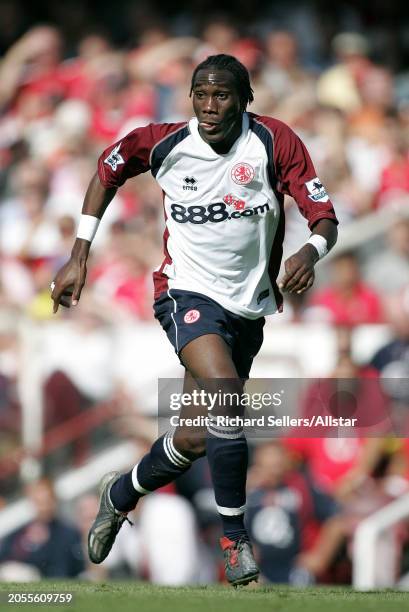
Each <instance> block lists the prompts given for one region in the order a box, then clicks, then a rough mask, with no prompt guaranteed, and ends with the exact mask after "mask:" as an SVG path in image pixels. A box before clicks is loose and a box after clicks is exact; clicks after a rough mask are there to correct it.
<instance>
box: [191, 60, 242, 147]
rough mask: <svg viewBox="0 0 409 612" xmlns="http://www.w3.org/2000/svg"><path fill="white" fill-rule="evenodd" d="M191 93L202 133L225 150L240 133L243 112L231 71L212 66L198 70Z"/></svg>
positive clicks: (216, 145) (211, 142)
mask: <svg viewBox="0 0 409 612" xmlns="http://www.w3.org/2000/svg"><path fill="white" fill-rule="evenodd" d="M192 95H193V109H194V111H195V114H196V117H197V118H198V120H199V133H200V135H201V137H202V138H203V140H204V141H206V142H207V143H208V144H209V145H210V146H212V147H213V148H215V149H216V148H219V149H220V148H227V150H228V149H229V148H230V147H231V145H232V144H233V142H234V141H235V140H236V139H237V138H238V136H239V135H240V133H241V124H242V115H243V110H242V107H241V104H240V97H239V94H238V91H237V87H236V85H235V82H234V79H233V77H232V75H231V74H230V72H228V71H227V70H216V69H214V68H206V69H204V70H199V72H198V73H197V75H196V78H195V81H194V84H193V92H192Z"/></svg>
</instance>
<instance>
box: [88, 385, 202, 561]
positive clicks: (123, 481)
mask: <svg viewBox="0 0 409 612" xmlns="http://www.w3.org/2000/svg"><path fill="white" fill-rule="evenodd" d="M192 383H193V379H192V378H191V376H189V375H187V376H186V377H185V382H184V392H190V391H191V389H192ZM181 416H182V415H181ZM180 439H182V440H187V436H186V435H185V434H183V433H182V434H181V435H180ZM204 440H205V432H203V434H202V436H201V439H200V438H199V437H195V438H194V440H191V441H189V446H188V448H186V449H184V447H183V444H181V445H180V446H181V447H183V450H182V451H181V450H179V449H177V448H176V446H175V444H174V440H173V434H172V433H171V432H167V433H166V434H164V435H162V436H160V437H159V438H158V439H157V440H156V441H155V442H154V443H153V445H152V447H151V449H150V451H149V452H148V453H147V454H146V455H144V457H142V459H141V460H140V461H139V463H138V464H137V465H135V466H134V467H133V468H132V469H131V470H130V471H129V472H126V473H125V474H122V475H121V474H119V473H118V472H110V473H109V474H107V475H106V476H105V477H104V479H103V482H102V483H101V502H100V509H99V512H98V514H97V517H96V519H95V521H94V523H93V525H92V527H91V529H90V532H89V536H88V553H89V557H90V559H91V561H93V562H94V563H101V562H102V561H103V560H104V559H105V558H106V556H107V555H108V553H109V551H110V550H111V548H112V545H113V543H114V541H115V537H116V534H117V533H118V531H119V529H120V528H121V526H122V524H123V522H124V521H125V520H126V515H127V513H128V512H130V511H131V510H133V509H134V508H135V506H136V504H137V503H138V500H139V498H140V497H142V496H144V495H146V494H148V493H150V492H152V491H155V490H156V489H159V488H160V487H163V486H164V485H166V484H169V483H170V482H172V481H173V480H175V478H177V477H178V476H180V475H181V474H184V473H185V472H186V470H188V469H189V468H190V466H191V464H192V461H194V460H195V459H197V458H198V457H200V456H202V455H203V454H204V447H205V442H204Z"/></svg>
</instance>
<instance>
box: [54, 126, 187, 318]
mask: <svg viewBox="0 0 409 612" xmlns="http://www.w3.org/2000/svg"><path fill="white" fill-rule="evenodd" d="M185 125H186V124H185V123H180V124H177V123H161V124H152V123H151V124H149V125H147V126H146V127H142V128H136V129H135V130H133V131H132V132H130V133H129V134H127V135H126V136H125V137H124V138H122V139H121V140H120V141H119V142H116V143H114V144H113V145H111V146H110V147H108V148H107V149H105V151H104V152H103V153H102V155H101V156H100V158H99V160H98V171H97V172H96V173H95V175H94V176H93V178H92V180H91V182H90V184H89V187H88V189H87V193H86V195H85V199H84V204H83V207H82V215H81V222H80V227H81V223H82V222H83V220H84V215H85V221H86V222H87V223H86V226H87V225H88V224H89V222H90V224H91V227H92V225H95V223H93V222H94V221H95V220H100V219H101V218H102V216H103V214H104V212H105V209H106V208H107V206H108V204H109V203H110V202H111V200H112V198H113V197H114V195H115V193H116V191H117V189H118V187H120V186H121V185H123V184H124V183H125V181H126V180H127V179H129V178H132V177H134V176H137V175H138V174H142V173H143V172H146V171H147V170H152V173H154V175H155V170H156V171H157V170H158V169H159V167H160V165H161V163H162V162H163V159H164V155H165V156H166V153H163V151H162V149H161V147H157V146H156V145H159V144H160V143H162V142H163V141H164V139H165V138H166V137H167V136H170V135H171V134H173V133H174V132H178V130H180V129H181V128H183V127H184V126H185ZM93 217H94V219H92V218H93ZM89 233H92V232H89ZM94 233H95V231H94ZM79 234H80V235H81V236H82V237H78V236H77V238H76V240H75V244H74V246H73V249H72V251H71V257H70V259H69V260H68V262H67V263H66V264H65V265H64V266H63V267H62V268H61V269H60V270H59V271H58V273H57V275H56V277H55V279H54V281H53V283H52V293H51V299H52V300H53V302H54V306H53V311H54V313H56V312H57V310H58V307H59V305H60V304H61V305H62V306H67V307H69V306H71V305H72V306H75V305H76V304H77V303H78V300H79V299H80V297H81V291H82V288H83V287H84V284H85V279H86V275H87V259H88V254H89V250H90V247H91V242H92V237H91V238H90V239H89V240H87V239H84V237H83V232H79ZM84 234H88V231H86V232H84Z"/></svg>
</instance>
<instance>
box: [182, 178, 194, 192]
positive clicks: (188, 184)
mask: <svg viewBox="0 0 409 612" xmlns="http://www.w3.org/2000/svg"><path fill="white" fill-rule="evenodd" d="M183 182H184V183H185V184H184V185H183V189H184V191H197V186H196V183H197V180H196V179H195V177H194V176H185V178H184V179H183Z"/></svg>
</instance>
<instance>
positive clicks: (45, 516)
mask: <svg viewBox="0 0 409 612" xmlns="http://www.w3.org/2000/svg"><path fill="white" fill-rule="evenodd" d="M26 494H27V496H28V498H29V500H30V502H31V504H32V505H33V510H34V518H33V519H32V520H31V521H30V522H29V523H28V524H27V525H25V526H24V527H21V528H20V529H18V530H17V531H15V532H13V533H11V534H10V535H8V536H7V537H6V538H4V540H3V541H2V542H1V543H0V562H7V561H17V562H19V563H23V564H26V565H29V566H34V567H35V568H37V569H38V571H39V572H40V573H41V577H42V578H75V577H77V576H78V575H79V574H81V572H83V571H84V567H85V566H84V556H83V551H82V546H81V534H80V533H79V531H78V530H77V529H76V528H75V527H73V526H72V525H70V524H68V523H67V522H66V521H65V520H63V519H61V518H60V517H59V516H58V512H57V499H56V497H55V493H54V489H53V486H52V484H51V482H50V481H48V480H46V479H42V480H38V481H37V482H34V483H32V484H30V485H27V487H26Z"/></svg>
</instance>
